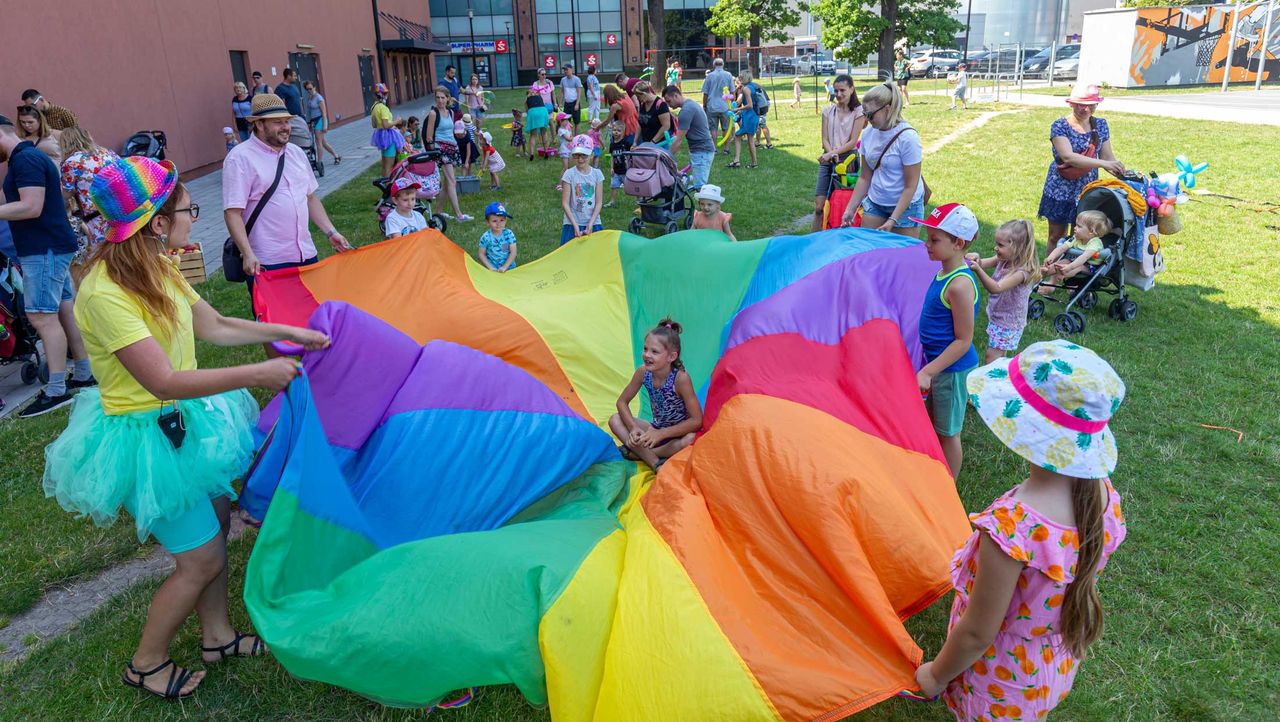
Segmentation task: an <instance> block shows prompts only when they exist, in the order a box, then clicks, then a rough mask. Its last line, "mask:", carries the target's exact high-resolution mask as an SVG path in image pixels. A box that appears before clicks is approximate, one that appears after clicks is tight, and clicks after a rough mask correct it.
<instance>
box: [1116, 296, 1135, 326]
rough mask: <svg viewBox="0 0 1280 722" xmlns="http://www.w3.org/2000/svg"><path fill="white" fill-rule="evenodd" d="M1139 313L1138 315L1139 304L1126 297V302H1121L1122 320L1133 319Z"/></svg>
mask: <svg viewBox="0 0 1280 722" xmlns="http://www.w3.org/2000/svg"><path fill="white" fill-rule="evenodd" d="M1137 315H1138V304H1136V303H1134V302H1133V301H1130V300H1129V299H1127V298H1126V299H1125V300H1124V303H1123V304H1121V306H1120V320H1121V321H1132V320H1133V319H1134V317H1135V316H1137Z"/></svg>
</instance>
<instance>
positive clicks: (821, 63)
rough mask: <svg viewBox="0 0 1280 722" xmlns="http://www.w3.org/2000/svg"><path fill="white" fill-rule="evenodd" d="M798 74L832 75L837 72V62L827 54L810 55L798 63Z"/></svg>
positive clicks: (803, 57)
mask: <svg viewBox="0 0 1280 722" xmlns="http://www.w3.org/2000/svg"><path fill="white" fill-rule="evenodd" d="M796 72H798V73H800V74H801V75H814V74H815V73H816V74H818V75H830V74H831V73H834V72H836V62H835V61H834V60H832V59H831V58H829V57H827V55H826V54H825V53H810V54H808V55H805V56H802V57H801V58H800V60H799V61H797V62H796Z"/></svg>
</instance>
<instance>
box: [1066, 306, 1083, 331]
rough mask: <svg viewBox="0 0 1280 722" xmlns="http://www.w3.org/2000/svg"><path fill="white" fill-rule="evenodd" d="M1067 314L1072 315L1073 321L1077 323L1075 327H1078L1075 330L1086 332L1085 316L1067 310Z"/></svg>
mask: <svg viewBox="0 0 1280 722" xmlns="http://www.w3.org/2000/svg"><path fill="white" fill-rule="evenodd" d="M1067 315H1068V316H1070V317H1071V320H1072V322H1074V323H1075V328H1076V331H1075V332H1076V333H1083V332H1084V316H1083V315H1081V314H1080V313H1078V312H1076V311H1067Z"/></svg>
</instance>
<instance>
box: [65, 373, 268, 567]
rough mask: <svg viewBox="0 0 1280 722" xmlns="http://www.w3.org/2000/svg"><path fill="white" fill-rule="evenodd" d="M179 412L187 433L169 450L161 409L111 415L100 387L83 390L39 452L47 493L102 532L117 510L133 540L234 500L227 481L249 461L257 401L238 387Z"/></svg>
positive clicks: (191, 402)
mask: <svg viewBox="0 0 1280 722" xmlns="http://www.w3.org/2000/svg"><path fill="white" fill-rule="evenodd" d="M178 408H179V409H181V410H182V419H183V423H184V425H185V426H186V429H187V433H186V436H185V438H184V439H183V442H182V447H181V448H178V449H175V448H173V444H172V443H170V441H169V439H168V438H167V437H166V436H165V435H164V433H163V432H162V431H161V430H160V425H159V423H158V422H157V419H158V418H159V417H160V414H161V412H160V411H159V410H156V411H140V412H137V413H133V414H120V415H115V416H109V415H107V414H106V413H105V412H104V411H103V410H102V401H101V396H100V395H99V393H98V390H97V389H83V390H82V391H80V392H79V394H77V395H76V401H75V406H74V407H73V408H72V410H71V418H70V420H68V422H67V428H66V430H65V431H63V432H62V435H61V436H59V437H58V438H57V439H56V440H55V441H54V442H53V443H52V444H49V445H48V446H47V447H45V450H44V459H45V465H44V493H45V496H52V497H56V498H57V500H58V504H60V505H61V506H62V508H63V509H66V510H67V511H71V512H76V513H78V514H81V515H84V516H90V517H93V521H94V523H96V524H97V525H98V526H104V527H105V526H110V525H111V524H114V523H115V521H116V517H117V516H119V514H120V508H121V507H122V506H123V507H125V508H126V509H127V510H129V512H130V513H131V514H132V515H133V517H134V523H135V524H136V526H137V529H138V541H139V542H142V541H146V539H147V536H149V535H150V529H151V526H152V525H153V524H154V523H155V522H156V521H158V520H161V519H170V518H174V517H176V516H178V515H180V514H182V513H183V512H186V511H188V510H189V509H191V508H193V507H194V506H195V505H196V504H199V503H205V502H207V501H208V500H209V499H210V498H214V497H218V496H228V497H231V498H232V499H234V498H235V496H236V494H235V490H234V489H233V488H232V486H231V482H232V481H233V480H235V479H236V478H238V477H239V476H240V475H241V474H243V473H244V470H245V469H246V468H247V467H248V465H249V461H250V460H251V459H252V457H253V453H254V448H255V447H254V441H253V433H252V430H253V424H254V423H255V422H256V421H257V419H258V404H257V403H256V402H255V401H254V400H253V397H252V396H250V395H249V392H248V391H245V390H244V389H240V390H237V391H229V392H227V393H223V394H218V395H216V396H207V397H205V398H200V399H189V400H186V401H179V402H178ZM170 410H172V408H171V407H168V406H166V407H165V411H170Z"/></svg>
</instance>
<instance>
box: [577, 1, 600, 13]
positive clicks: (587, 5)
mask: <svg viewBox="0 0 1280 722" xmlns="http://www.w3.org/2000/svg"><path fill="white" fill-rule="evenodd" d="M599 9H600V0H578V12H579V13H584V12H592V11H595V10H599Z"/></svg>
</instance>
